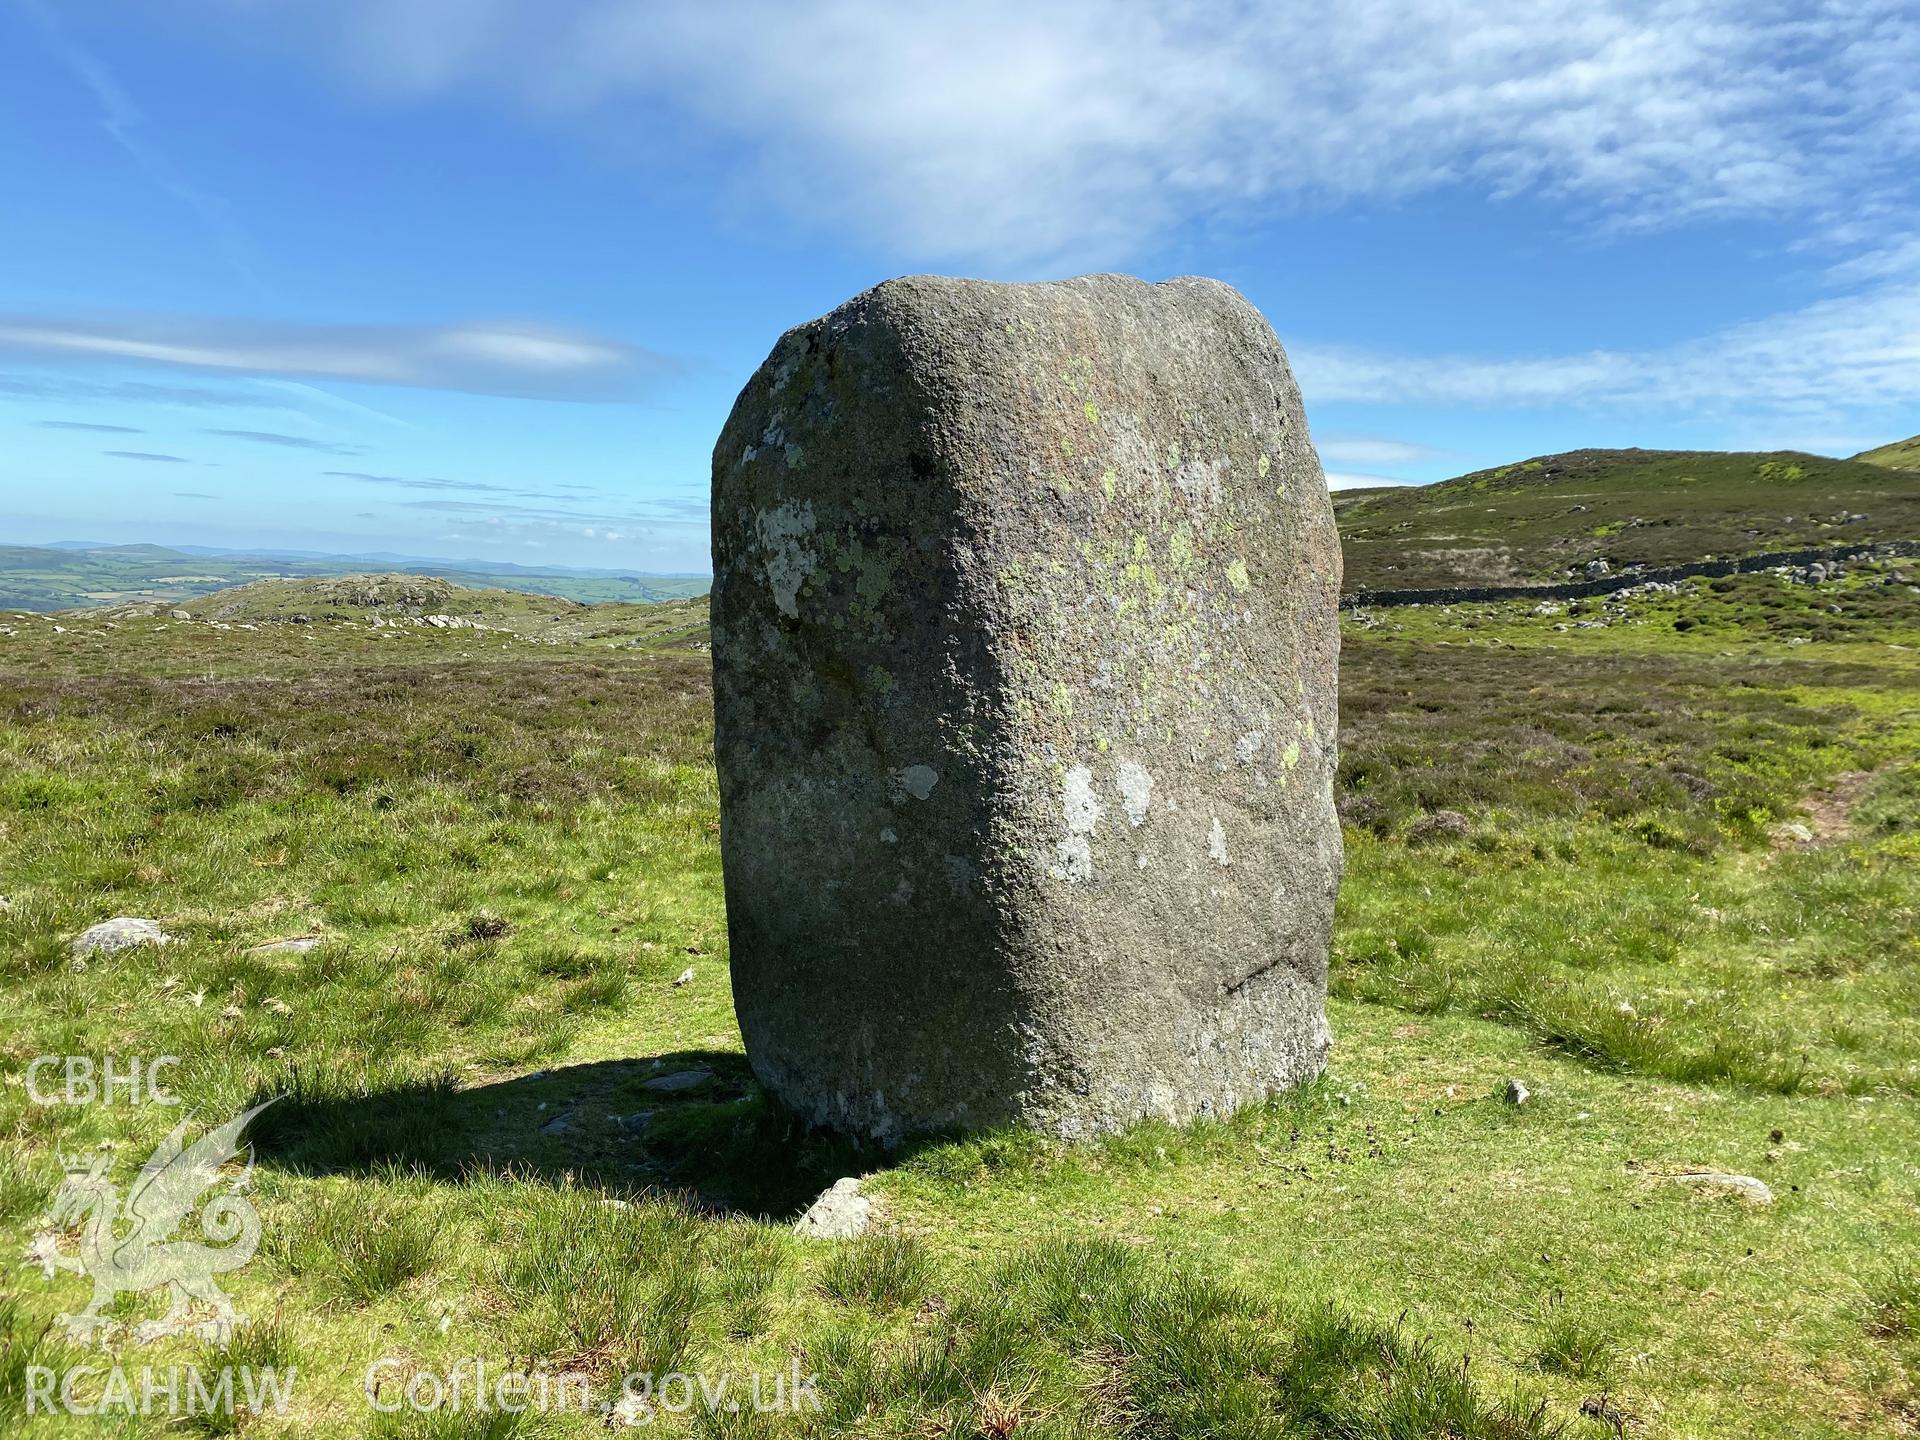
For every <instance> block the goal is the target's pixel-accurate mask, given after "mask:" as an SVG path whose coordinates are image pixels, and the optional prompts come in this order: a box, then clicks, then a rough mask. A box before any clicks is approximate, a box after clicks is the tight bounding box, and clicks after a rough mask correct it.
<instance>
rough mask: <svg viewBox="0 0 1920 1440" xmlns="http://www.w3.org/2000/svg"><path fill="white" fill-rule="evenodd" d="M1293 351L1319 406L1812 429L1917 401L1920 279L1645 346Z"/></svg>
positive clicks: (1907, 408) (1898, 410)
mask: <svg viewBox="0 0 1920 1440" xmlns="http://www.w3.org/2000/svg"><path fill="white" fill-rule="evenodd" d="M1291 354H1292V358H1293V364H1294V368H1295V370H1296V372H1297V373H1298V374H1299V376H1300V384H1301V389H1302V390H1303V391H1304V392H1305V394H1306V396H1307V399H1308V400H1309V402H1310V403H1312V404H1315V405H1324V404H1329V403H1334V402H1342V401H1345V402H1360V403H1372V404H1411V405H1469V406H1480V407H1486V408H1490V409H1514V408H1524V407H1527V406H1543V405H1577V406H1588V407H1621V408H1625V407H1632V408H1634V409H1637V410H1642V411H1648V412H1655V413H1658V412H1660V411H1689V412H1703V411H1704V412H1708V413H1718V412H1725V413H1728V414H1736V413H1737V414H1740V415H1744V416H1753V417H1759V418H1757V419H1756V420H1755V421H1753V422H1751V423H1766V424H1770V425H1778V424H1780V423H1781V422H1782V419H1783V417H1786V418H1788V419H1791V420H1793V422H1794V423H1795V424H1796V425H1798V426H1800V427H1802V428H1804V427H1805V426H1806V425H1807V424H1809V423H1813V422H1820V423H1828V424H1831V423H1835V422H1836V421H1837V420H1838V419H1839V418H1840V417H1845V416H1848V415H1854V416H1858V415H1861V414H1876V413H1891V414H1892V415H1896V416H1897V415H1898V414H1902V413H1905V414H1909V415H1910V414H1911V413H1912V411H1913V410H1914V409H1915V407H1920V279H1916V280H1911V281H1907V282H1903V283H1896V284H1889V285H1883V286H1880V287H1879V288H1877V289H1874V290H1869V291H1864V292H1861V293H1859V294H1855V295H1847V296H1838V297H1835V298H1832V299H1827V300H1822V301H1819V302H1816V303H1815V304H1812V305H1809V306H1806V307H1805V308H1803V309H1800V310H1796V311H1789V312H1787V313H1784V314H1781V315H1777V316H1771V317H1768V318H1766V319H1763V320H1757V321H1753V322H1750V323H1747V324H1743V325H1737V326H1733V327H1731V328H1729V329H1726V330H1722V331H1720V332H1718V333H1716V334H1712V335H1708V336H1705V337H1703V338H1701V339H1698V340H1693V341H1689V342H1687V343H1685V344H1680V345H1671V346H1667V347H1664V348H1659V349H1652V350H1645V351H1613V350H1595V351H1589V352H1587V353H1585V354H1580V355H1559V356H1555V355H1547V356H1540V357H1536V358H1531V359H1519V360H1483V359H1476V358H1474V357H1472V356H1466V355H1424V356H1412V355H1394V354H1385V353H1380V352H1375V351H1365V350H1356V349H1351V348H1344V347H1331V348H1317V347H1314V346H1312V345H1294V346H1292V347H1291Z"/></svg>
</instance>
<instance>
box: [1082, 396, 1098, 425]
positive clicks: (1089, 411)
mask: <svg viewBox="0 0 1920 1440" xmlns="http://www.w3.org/2000/svg"><path fill="white" fill-rule="evenodd" d="M1080 409H1081V412H1082V413H1083V414H1085V415H1086V417H1087V423H1088V424H1089V425H1098V424H1099V423H1100V407H1099V406H1098V405H1096V404H1094V403H1093V401H1091V400H1089V401H1087V403H1086V404H1084V405H1082V406H1081V407H1080Z"/></svg>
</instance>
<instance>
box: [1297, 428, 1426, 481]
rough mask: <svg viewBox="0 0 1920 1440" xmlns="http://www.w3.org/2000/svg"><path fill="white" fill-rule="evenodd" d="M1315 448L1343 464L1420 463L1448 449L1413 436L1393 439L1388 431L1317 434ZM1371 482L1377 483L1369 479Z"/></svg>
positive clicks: (1324, 458)
mask: <svg viewBox="0 0 1920 1440" xmlns="http://www.w3.org/2000/svg"><path fill="white" fill-rule="evenodd" d="M1313 445H1314V449H1316V450H1318V451H1319V452H1320V458H1321V459H1322V460H1332V461H1334V462H1336V463H1337V464H1341V465H1417V464H1419V463H1420V462H1421V461H1423V460H1437V459H1439V458H1440V457H1441V456H1442V455H1444V454H1446V453H1447V452H1446V451H1444V450H1437V449H1435V448H1434V447H1433V446H1431V445H1420V444H1417V443H1415V442H1414V441H1411V440H1394V439H1390V438H1389V437H1387V436H1385V435H1345V434H1337V433H1336V434H1332V435H1321V436H1318V437H1317V438H1316V439H1315V440H1314V442H1313ZM1368 483H1369V484H1371V483H1374V482H1373V481H1371V480H1369V481H1368Z"/></svg>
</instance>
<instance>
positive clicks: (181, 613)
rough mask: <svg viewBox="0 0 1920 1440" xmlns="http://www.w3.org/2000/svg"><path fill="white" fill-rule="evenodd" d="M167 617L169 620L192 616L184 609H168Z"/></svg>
mask: <svg viewBox="0 0 1920 1440" xmlns="http://www.w3.org/2000/svg"><path fill="white" fill-rule="evenodd" d="M167 618H168V619H169V620H191V619H193V616H192V614H191V613H189V612H188V611H185V610H169V611H168V612H167Z"/></svg>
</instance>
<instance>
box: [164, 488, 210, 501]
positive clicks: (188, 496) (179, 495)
mask: <svg viewBox="0 0 1920 1440" xmlns="http://www.w3.org/2000/svg"><path fill="white" fill-rule="evenodd" d="M173 495H174V498H175V499H176V500H215V499H218V498H219V497H218V496H215V495H209V494H207V493H206V491H204V490H176V491H174V492H173Z"/></svg>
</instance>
